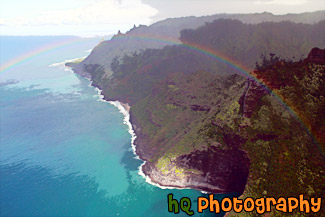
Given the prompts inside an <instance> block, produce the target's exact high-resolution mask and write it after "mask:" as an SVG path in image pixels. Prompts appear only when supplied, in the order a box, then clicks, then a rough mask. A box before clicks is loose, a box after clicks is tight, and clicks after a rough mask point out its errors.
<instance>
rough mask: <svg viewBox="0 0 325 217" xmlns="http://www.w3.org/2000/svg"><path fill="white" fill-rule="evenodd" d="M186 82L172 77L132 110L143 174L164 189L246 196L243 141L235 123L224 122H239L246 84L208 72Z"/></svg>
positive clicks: (235, 76)
mask: <svg viewBox="0 0 325 217" xmlns="http://www.w3.org/2000/svg"><path fill="white" fill-rule="evenodd" d="M185 77H186V76H185V75H184V74H182V73H177V74H175V75H173V76H170V77H169V78H168V79H167V80H166V81H165V82H163V83H161V84H160V85H159V86H158V87H156V88H155V90H154V91H153V92H152V94H150V95H149V96H147V97H146V98H145V99H143V100H141V101H139V102H137V103H135V104H134V105H133V106H132V107H131V115H132V123H134V124H135V132H136V134H137V135H139V137H138V138H137V140H136V147H137V154H138V155H139V156H141V158H142V159H144V160H146V161H147V162H146V164H145V165H144V167H143V171H144V173H145V174H147V175H149V176H150V177H151V179H152V181H154V182H157V183H160V184H162V185H165V186H177V187H191V188H196V189H200V190H204V191H209V192H214V193H220V192H238V193H242V192H243V190H244V186H245V183H246V179H247V175H248V169H249V160H248V158H247V156H246V154H245V152H243V151H242V150H241V148H240V147H241V144H242V143H243V142H244V139H243V138H241V137H240V136H239V135H237V132H234V131H232V130H231V128H230V127H234V126H233V125H234V123H233V124H231V126H230V127H229V129H228V128H227V129H226V128H223V127H222V123H223V121H225V122H228V121H229V122H232V121H235V120H236V118H240V117H241V114H240V113H239V110H240V104H239V103H238V101H239V99H240V97H241V96H242V95H243V94H244V91H245V86H246V85H247V83H246V81H245V79H244V78H242V77H240V76H237V75H233V76H230V77H228V76H227V77H222V76H218V75H216V74H212V73H208V72H204V71H199V72H196V73H193V74H191V75H189V76H187V77H186V79H184V78H185ZM216 117H220V118H216ZM223 118H224V119H223Z"/></svg>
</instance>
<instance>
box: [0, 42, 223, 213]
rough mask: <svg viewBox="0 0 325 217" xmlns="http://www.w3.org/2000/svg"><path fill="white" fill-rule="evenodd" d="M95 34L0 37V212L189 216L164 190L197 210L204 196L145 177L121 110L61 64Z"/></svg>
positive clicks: (86, 47)
mask: <svg viewBox="0 0 325 217" xmlns="http://www.w3.org/2000/svg"><path fill="white" fill-rule="evenodd" d="M100 40H102V38H77V37H73V36H55V37H54V36H53V37H51V36H42V37H38V36H37V37H32V36H30V37H28V36H26V37H10V36H1V37H0V65H1V68H0V216H142V217H145V216H188V215H187V214H186V213H184V212H182V211H181V212H180V213H179V214H177V215H175V214H174V213H169V212H168V206H167V195H168V194H169V193H173V194H174V198H176V199H180V198H182V197H189V198H190V199H191V200H192V210H193V211H194V212H195V216H198V213H197V211H196V209H197V204H196V198H197V197H199V196H202V195H204V194H203V193H201V192H199V191H196V190H191V189H184V190H178V189H161V188H159V187H156V186H153V185H151V184H149V183H147V182H146V180H145V178H143V177H142V176H140V175H139V174H138V171H139V166H140V165H141V164H142V161H141V160H138V159H136V156H135V155H134V153H133V151H132V148H131V135H130V134H129V132H128V130H129V129H128V126H127V125H126V124H125V123H123V119H124V116H123V114H122V113H121V112H119V110H118V109H117V108H116V107H114V106H113V105H111V104H109V103H107V102H103V101H102V100H101V97H100V96H99V95H98V91H96V89H95V88H94V87H92V86H90V81H88V80H87V79H85V78H82V77H80V76H79V75H76V74H74V73H72V71H71V70H69V69H67V68H66V67H65V66H64V61H66V60H69V59H74V58H79V57H83V56H87V55H88V54H89V52H90V49H91V48H93V47H94V46H96V44H98V43H99V42H100ZM225 196H227V195H222V194H220V195H215V198H219V199H222V198H223V197H225ZM228 196H229V195H228ZM201 216H215V215H214V214H211V213H208V212H205V213H203V214H201ZM219 216H223V214H219Z"/></svg>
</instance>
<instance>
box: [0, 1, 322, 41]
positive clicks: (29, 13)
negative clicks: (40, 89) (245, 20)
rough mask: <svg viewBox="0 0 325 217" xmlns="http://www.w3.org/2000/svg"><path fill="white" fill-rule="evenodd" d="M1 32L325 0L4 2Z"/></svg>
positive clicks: (54, 31) (106, 28) (106, 26)
mask: <svg viewBox="0 0 325 217" xmlns="http://www.w3.org/2000/svg"><path fill="white" fill-rule="evenodd" d="M0 5H1V7H0V34H1V35H82V36H92V35H109V34H113V33H116V32H117V31H118V30H121V31H122V32H124V31H126V30H128V29H129V28H131V27H132V26H133V25H134V24H136V25H139V24H145V25H148V24H150V23H152V22H154V21H157V20H161V19H165V18H167V17H182V16H191V15H195V16H202V15H211V14H216V13H254V12H264V11H268V12H272V13H274V14H286V13H301V12H310V11H316V10H323V9H325V3H324V0H55V1H44V0H28V1H26V0H0Z"/></svg>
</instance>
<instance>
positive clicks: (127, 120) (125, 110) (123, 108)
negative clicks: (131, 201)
mask: <svg viewBox="0 0 325 217" xmlns="http://www.w3.org/2000/svg"><path fill="white" fill-rule="evenodd" d="M65 67H66V68H68V70H69V71H70V70H71V71H72V72H73V73H75V74H78V75H80V76H81V77H83V78H86V79H87V80H88V81H89V87H94V88H95V90H96V92H97V95H98V97H99V101H102V102H105V103H109V104H111V105H113V106H114V107H116V108H117V109H118V111H119V112H120V113H121V114H122V115H123V116H124V118H123V124H125V125H127V126H128V133H129V134H130V135H131V148H132V152H133V154H134V158H135V159H138V160H141V161H143V163H142V164H141V165H140V166H139V167H138V174H139V175H140V176H142V177H143V178H144V179H145V181H146V182H147V183H148V184H150V185H153V186H156V187H158V188H160V189H178V190H184V189H193V190H197V191H200V192H201V193H203V194H208V192H207V191H205V190H202V189H198V188H196V187H195V186H186V187H185V186H184V187H183V186H174V185H162V184H161V183H159V182H154V181H153V180H152V178H151V177H150V176H149V175H147V174H146V173H145V172H144V170H145V169H144V166H145V165H146V163H147V161H146V160H144V159H142V158H141V156H140V155H138V154H137V147H136V145H135V140H136V138H137V135H136V133H135V130H134V126H133V124H132V122H131V116H130V109H131V106H130V105H129V104H128V103H123V102H120V101H117V100H116V101H110V100H106V99H105V96H104V95H103V93H102V92H103V91H102V90H101V89H100V88H99V87H96V86H94V85H93V81H92V80H91V76H90V74H86V75H85V74H84V73H82V72H80V73H79V70H78V69H76V68H75V67H73V66H69V65H67V64H65ZM220 193H221V192H220Z"/></svg>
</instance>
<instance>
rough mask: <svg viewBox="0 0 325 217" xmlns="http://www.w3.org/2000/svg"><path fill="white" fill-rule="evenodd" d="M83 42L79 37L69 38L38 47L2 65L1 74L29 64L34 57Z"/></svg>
mask: <svg viewBox="0 0 325 217" xmlns="http://www.w3.org/2000/svg"><path fill="white" fill-rule="evenodd" d="M82 40H83V39H82V38H79V37H69V38H66V39H62V40H59V41H55V42H52V43H49V44H45V45H43V46H41V47H38V48H36V49H33V50H30V51H28V52H26V53H24V54H21V55H19V56H17V57H15V58H13V59H11V60H9V61H7V62H6V63H4V64H2V65H0V73H3V72H5V71H8V70H9V69H11V68H12V67H15V66H18V65H20V64H22V63H24V62H27V61H28V60H30V59H31V58H33V57H36V56H39V55H41V54H44V53H46V52H49V51H51V50H54V49H58V48H61V47H64V46H67V45H70V44H74V43H77V42H80V41H82Z"/></svg>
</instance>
